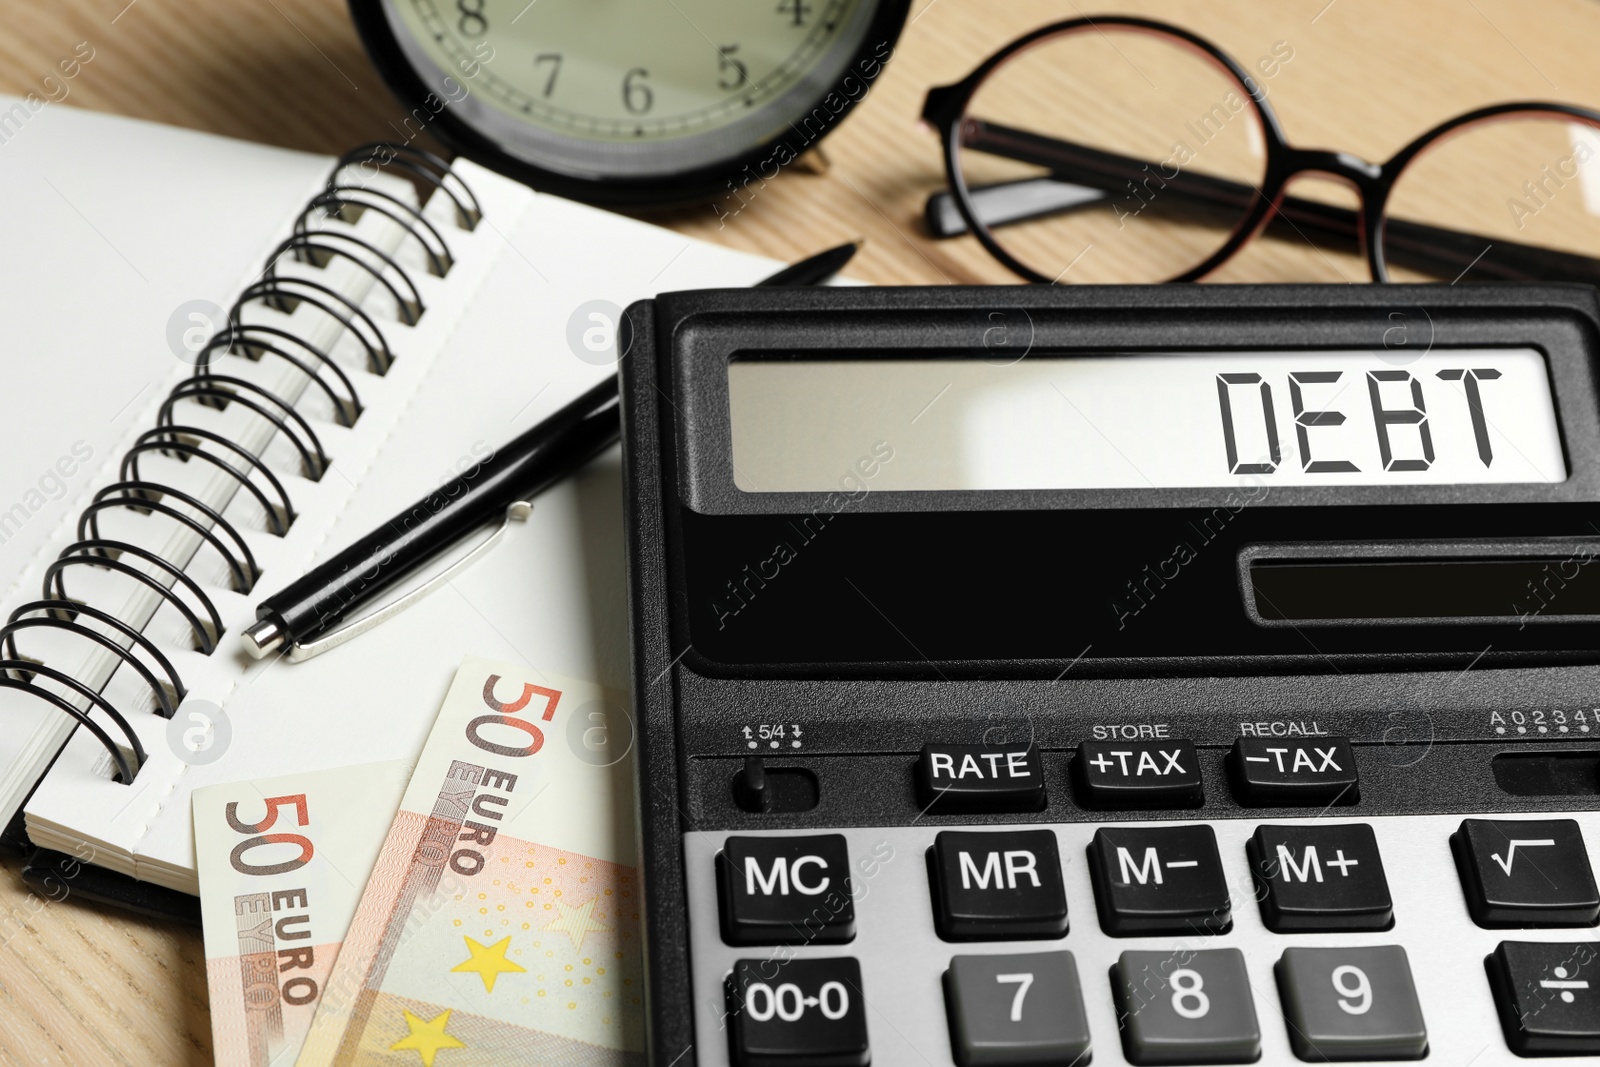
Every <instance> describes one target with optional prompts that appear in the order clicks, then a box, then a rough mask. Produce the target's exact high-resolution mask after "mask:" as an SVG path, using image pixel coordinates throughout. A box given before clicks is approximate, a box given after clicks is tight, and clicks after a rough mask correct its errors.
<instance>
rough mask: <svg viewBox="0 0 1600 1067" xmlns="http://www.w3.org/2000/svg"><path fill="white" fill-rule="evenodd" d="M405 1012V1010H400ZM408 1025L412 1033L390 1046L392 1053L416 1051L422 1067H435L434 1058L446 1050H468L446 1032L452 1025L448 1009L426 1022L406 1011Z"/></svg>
mask: <svg viewBox="0 0 1600 1067" xmlns="http://www.w3.org/2000/svg"><path fill="white" fill-rule="evenodd" d="M400 1010H401V1011H405V1009H404V1008H402V1009H400ZM406 1025H407V1026H409V1027H411V1033H409V1034H407V1035H406V1036H405V1037H402V1038H401V1039H400V1040H399V1041H396V1042H395V1043H394V1044H392V1045H390V1046H389V1051H390V1052H398V1051H400V1050H401V1049H403V1048H409V1049H414V1050H416V1053H417V1055H419V1056H421V1057H422V1067H433V1058H434V1057H435V1056H437V1055H438V1054H439V1050H440V1049H444V1048H466V1047H467V1046H466V1045H464V1044H463V1043H461V1042H460V1041H457V1040H456V1039H455V1038H453V1037H451V1036H450V1035H449V1034H447V1033H445V1032H444V1028H445V1027H446V1026H448V1025H450V1009H449V1008H446V1009H445V1010H444V1011H442V1012H440V1013H439V1014H438V1015H436V1016H434V1018H433V1019H431V1020H429V1021H427V1022H424V1021H423V1020H422V1018H421V1017H420V1016H417V1015H412V1014H411V1013H410V1012H409V1011H406Z"/></svg>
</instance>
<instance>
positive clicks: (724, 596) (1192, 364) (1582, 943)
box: [620, 285, 1600, 1067]
mask: <svg viewBox="0 0 1600 1067" xmlns="http://www.w3.org/2000/svg"><path fill="white" fill-rule="evenodd" d="M621 337H622V347H623V349H624V351H625V356H624V358H623V361H622V364H621V368H620V371H621V384H622V404H623V446H624V449H623V465H624V466H623V473H624V484H625V503H626V509H627V522H628V542H627V549H628V568H629V592H630V597H631V603H630V618H631V628H632V636H631V640H632V649H633V674H632V682H633V700H634V710H635V714H636V716H637V720H638V721H637V735H636V736H637V743H638V745H639V752H638V767H639V779H638V796H639V806H640V811H639V826H640V834H641V865H642V868H643V881H644V885H645V889H646V894H645V913H644V916H643V919H644V935H645V939H646V949H647V951H646V961H647V968H646V975H645V982H646V1004H647V1007H648V1032H647V1044H648V1061H649V1062H650V1063H652V1064H655V1065H659V1067H674V1065H678V1067H687V1065H689V1064H700V1065H705V1067H724V1065H734V1067H866V1065H869V1064H872V1065H879V1067H888V1065H896V1067H899V1065H906V1067H926V1065H932V1067H945V1065H949V1064H954V1065H958V1067H980V1065H994V1067H1002V1065H1004V1067H1012V1065H1019V1067H1020V1065H1035V1064H1037V1065H1043V1064H1060V1065H1069V1064H1076V1065H1086V1064H1089V1063H1091V1062H1092V1063H1094V1064H1097V1065H1108V1064H1136V1065H1145V1064H1200V1063H1207V1064H1209V1063H1255V1062H1262V1063H1272V1064H1290V1063H1296V1062H1302V1061H1304V1062H1328V1061H1336V1062H1357V1063H1381V1062H1396V1061H1406V1060H1419V1059H1423V1058H1427V1059H1429V1060H1432V1061H1434V1062H1437V1063H1441V1064H1450V1065H1452V1067H1466V1065H1468V1064H1475V1065H1480V1067H1481V1065H1487V1064H1503V1063H1514V1062H1519V1061H1520V1060H1521V1059H1522V1058H1526V1057H1541V1058H1548V1059H1549V1062H1565V1061H1568V1060H1570V1061H1571V1062H1579V1061H1580V1060H1582V1059H1583V1058H1584V1057H1592V1056H1597V1055H1600V959H1597V956H1600V941H1597V939H1596V935H1595V929H1596V923H1597V921H1600V891H1597V888H1596V881H1595V875H1594V870H1593V865H1592V862H1591V858H1590V857H1591V849H1592V848H1594V847H1595V846H1596V845H1600V817H1597V815H1596V810H1597V808H1600V566H1591V564H1593V563H1594V562H1595V560H1596V559H1597V557H1600V394H1597V388H1596V370H1597V367H1600V304H1597V300H1596V294H1595V291H1594V290H1593V289H1590V288H1586V287H1562V286H1531V285H1530V286H1522V285H1501V286H1482V287H1479V286H1467V285H1462V286H1453V287H1452V286H1399V285H1396V286H1327V287H1324V286H1299V285H1295V286H1159V287H1050V286H1040V287H985V288H966V287H946V288H843V287H841V288H833V289H804V290H801V289H795V290H781V289H752V290H742V291H706V292H687V293H671V294H665V295H662V296H659V297H657V298H656V299H654V300H651V301H644V302H641V303H638V304H635V305H634V306H633V307H631V308H630V309H629V310H628V312H627V316H626V318H625V321H624V325H623V330H622V333H621Z"/></svg>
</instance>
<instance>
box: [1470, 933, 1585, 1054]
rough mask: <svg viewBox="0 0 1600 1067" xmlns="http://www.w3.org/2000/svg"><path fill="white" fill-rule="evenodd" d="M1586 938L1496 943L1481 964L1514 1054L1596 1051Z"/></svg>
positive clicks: (1507, 1040)
mask: <svg viewBox="0 0 1600 1067" xmlns="http://www.w3.org/2000/svg"><path fill="white" fill-rule="evenodd" d="M1596 953H1597V950H1596V947H1595V945H1594V944H1593V943H1592V942H1578V943H1575V944H1574V943H1562V942H1553V941H1541V942H1531V941H1502V942H1500V947H1499V948H1497V949H1495V950H1494V954H1493V955H1491V956H1490V957H1489V958H1488V959H1487V960H1485V961H1484V963H1485V964H1486V965H1487V966H1488V969H1489V986H1490V988H1492V989H1493V990H1494V1003H1495V1007H1496V1008H1497V1009H1499V1012H1500V1026H1501V1028H1502V1029H1503V1030H1504V1031H1505V1035H1506V1044H1507V1045H1509V1046H1510V1048H1511V1051H1512V1052H1515V1053H1516V1054H1517V1055H1519V1056H1593V1055H1600V963H1597V960H1596Z"/></svg>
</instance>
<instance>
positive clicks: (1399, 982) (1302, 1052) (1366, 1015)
mask: <svg viewBox="0 0 1600 1067" xmlns="http://www.w3.org/2000/svg"><path fill="white" fill-rule="evenodd" d="M1276 971H1277V976H1278V992H1279V994H1280V995H1281V996H1282V998H1283V1016H1284V1021H1285V1022H1287V1023H1288V1024H1289V1041H1290V1043H1291V1044H1292V1045H1293V1046H1294V1054H1295V1055H1296V1056H1299V1057H1300V1058H1301V1059H1303V1060H1309V1061H1311V1062H1313V1063H1326V1062H1330V1061H1338V1060H1420V1059H1422V1057H1424V1056H1426V1055H1427V1054H1428V1028H1427V1027H1426V1026H1425V1025H1424V1024H1423V1021H1422V1006H1421V1005H1420V1004H1418V1003H1417V990H1416V987H1415V986H1414V985H1413V984H1412V982H1411V964H1410V963H1409V961H1408V960H1407V959H1406V950H1405V949H1403V948H1401V947H1400V946H1398V945H1383V946H1379V947H1376V948H1291V949H1289V950H1288V951H1286V952H1284V954H1283V958H1282V959H1280V960H1279V961H1278V966H1277V968H1276Z"/></svg>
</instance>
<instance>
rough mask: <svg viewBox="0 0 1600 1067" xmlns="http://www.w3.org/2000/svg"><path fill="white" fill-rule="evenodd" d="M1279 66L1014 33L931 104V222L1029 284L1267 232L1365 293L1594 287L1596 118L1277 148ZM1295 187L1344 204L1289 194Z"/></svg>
mask: <svg viewBox="0 0 1600 1067" xmlns="http://www.w3.org/2000/svg"><path fill="white" fill-rule="evenodd" d="M1293 60H1294V49H1293V48H1292V46H1290V45H1288V44H1287V43H1286V42H1282V41H1280V42H1278V43H1277V44H1276V45H1274V46H1273V48H1272V50H1271V51H1270V52H1268V53H1266V54H1264V55H1263V56H1261V57H1260V58H1258V59H1257V60H1256V62H1255V63H1254V64H1252V65H1251V67H1250V68H1246V67H1245V66H1243V65H1241V64H1240V63H1239V62H1238V61H1236V60H1235V59H1234V58H1233V57H1231V56H1229V55H1227V54H1226V53H1225V52H1223V51H1221V50H1220V49H1218V48H1217V47H1216V46H1215V45H1213V44H1211V43H1210V42H1208V41H1205V40H1203V39H1201V38H1199V37H1197V36H1195V35H1194V34H1192V33H1189V32H1187V31H1185V30H1182V29H1179V28H1177V27H1175V26H1168V25H1166V24H1164V23H1160V22H1153V21H1150V20H1147V19H1136V18H1095V19H1087V18H1085V19H1073V20H1070V21H1066V22H1058V23H1054V24H1052V25H1049V26H1045V27H1043V28H1041V29H1039V30H1036V31H1034V32H1033V33H1030V34H1027V35H1026V36H1024V37H1020V38H1018V39H1017V40H1015V41H1013V42H1012V43H1011V44H1009V45H1007V46H1006V47H1005V48H1003V49H1001V50H1000V51H999V52H997V53H995V54H994V55H993V56H991V57H990V58H989V59H988V60H986V61H985V62H984V63H983V64H981V65H980V66H979V67H978V68H977V69H976V70H974V71H973V72H972V73H971V74H969V75H967V77H966V78H964V79H962V80H961V81H960V82H957V83H956V84H954V85H946V86H941V87H938V88H935V89H933V90H931V91H930V92H929V93H928V97H927V101H926V103H925V104H924V105H923V111H922V116H923V118H924V119H926V120H927V121H928V122H929V123H931V124H932V125H933V126H934V127H935V128H936V129H937V131H938V133H939V136H940V140H941V142H942V144H943V147H944V161H945V170H946V173H947V177H948V182H949V191H948V192H938V193H935V194H933V195H932V196H930V197H929V198H928V202H927V212H926V214H927V225H928V230H929V232H930V233H931V234H933V235H934V236H935V237H954V236H957V235H960V234H964V233H971V234H972V235H974V236H975V237H976V238H977V239H978V241H979V242H980V243H981V244H982V245H983V247H984V248H986V249H987V250H988V251H989V252H990V253H991V254H992V255H993V256H994V257H995V258H996V259H998V260H999V261H1000V262H1001V263H1003V264H1005V265H1006V266H1007V267H1008V268H1010V269H1011V270H1012V271H1014V272H1016V273H1017V274H1019V275H1021V276H1022V277H1023V278H1026V279H1028V280H1029V281H1035V282H1100V283H1108V282H1157V281H1175V282H1183V281H1196V280H1198V279H1200V278H1203V277H1205V276H1206V275H1207V274H1209V273H1211V272H1212V271H1214V270H1216V269H1217V267H1219V266H1220V265H1221V264H1222V263H1224V262H1225V261H1226V260H1227V259H1228V258H1229V257H1231V256H1232V255H1233V254H1234V253H1235V252H1237V251H1238V250H1239V249H1240V248H1241V247H1243V246H1244V244H1245V243H1246V242H1247V241H1249V240H1250V238H1252V237H1254V236H1255V235H1256V234H1257V233H1259V232H1262V231H1263V230H1265V232H1266V234H1267V235H1268V236H1269V237H1283V238H1288V239H1292V240H1297V241H1304V242H1310V243H1311V244H1312V245H1313V246H1315V247H1317V248H1319V249H1327V250H1332V249H1337V250H1340V251H1345V252H1350V253H1356V254H1359V255H1363V256H1365V258H1366V260H1367V265H1368V269H1369V270H1370V271H1371V277H1372V280H1373V281H1380V282H1387V281H1458V280H1463V279H1465V280H1469V281H1490V280H1495V281H1513V280H1543V281H1574V282H1587V283H1589V284H1600V158H1597V157H1600V111H1593V110H1590V109H1588V108H1583V107H1576V106H1573V105H1569V104H1556V103H1544V102H1526V103H1512V104H1499V105H1496V106H1493V107H1486V108H1481V109H1479V110H1477V111H1472V112H1469V113H1467V114H1465V115H1461V116H1460V117H1458V118H1454V119H1451V120H1450V121H1448V122H1445V123H1443V124H1441V125H1439V126H1436V127H1434V128H1433V129H1432V130H1430V131H1428V132H1427V133H1425V134H1423V135H1422V136H1421V137H1418V138H1417V139H1416V140H1414V141H1412V142H1411V143H1410V144H1408V145H1406V146H1405V147H1404V148H1402V149H1401V150H1400V151H1399V152H1397V153H1396V154H1395V155H1394V156H1392V157H1391V158H1390V159H1388V160H1386V161H1385V162H1383V163H1369V162H1366V161H1365V160H1363V159H1360V158H1358V157H1356V156H1353V155H1351V154H1349V153H1346V152H1333V151H1323V150H1313V149H1304V148H1296V147H1295V146H1293V145H1291V144H1290V143H1289V142H1288V140H1287V138H1286V137H1285V136H1284V133H1283V129H1282V127H1281V126H1280V125H1279V124H1278V119H1277V116H1276V115H1275V114H1274V113H1273V110H1272V108H1271V106H1270V105H1269V104H1268V103H1267V96H1268V93H1269V91H1270V86H1271V82H1272V79H1274V78H1276V77H1277V76H1278V75H1279V74H1280V73H1282V71H1283V70H1284V68H1285V67H1287V66H1291V65H1292V63H1293ZM1301 175H1320V176H1323V177H1326V178H1332V179H1335V180H1337V181H1340V182H1343V183H1344V184H1346V185H1349V186H1351V187H1353V188H1354V190H1355V193H1356V197H1357V201H1356V204H1357V206H1355V207H1348V206H1345V205H1344V204H1341V203H1338V202H1337V201H1338V199H1339V198H1338V197H1337V196H1331V195H1329V190H1327V189H1326V187H1325V183H1315V184H1316V185H1317V188H1316V190H1315V191H1313V192H1311V193H1310V195H1307V196H1286V195H1285V188H1286V186H1287V185H1288V183H1289V181H1290V180H1291V179H1293V178H1295V177H1297V176H1301ZM1308 184H1312V183H1308ZM1332 192H1334V193H1336V192H1337V190H1332Z"/></svg>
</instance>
